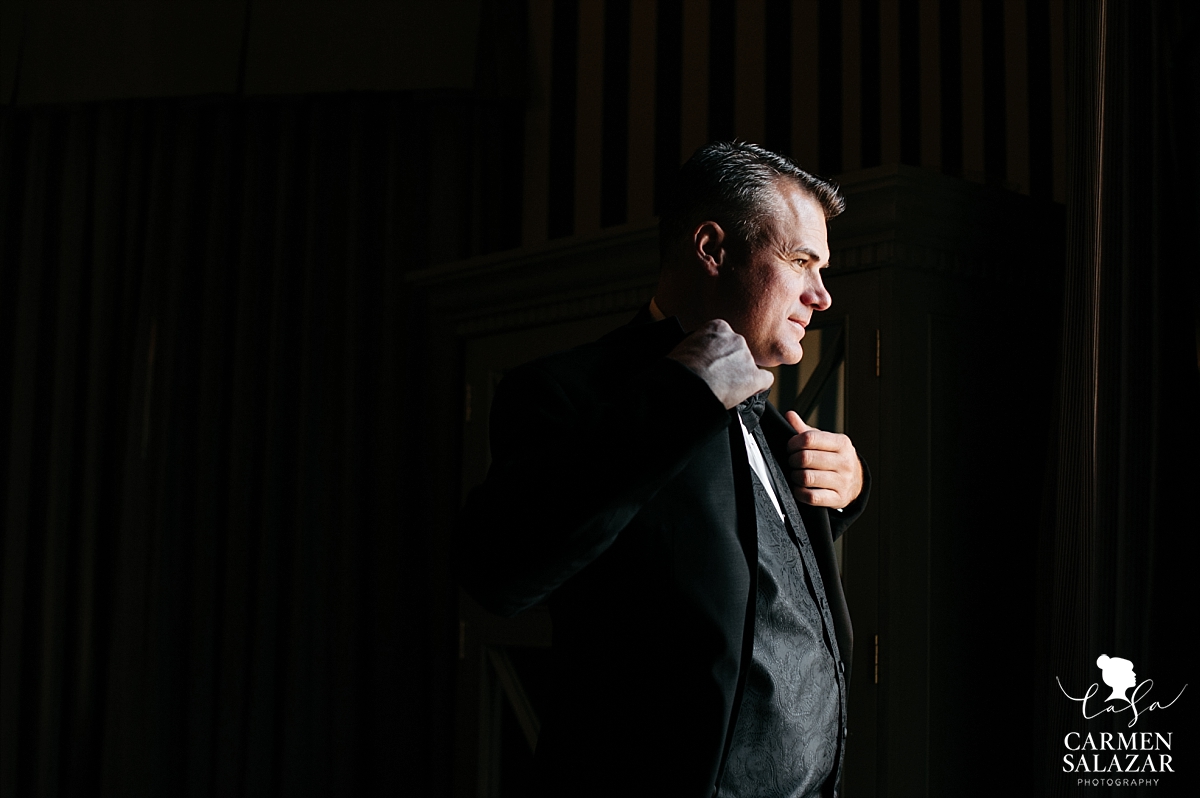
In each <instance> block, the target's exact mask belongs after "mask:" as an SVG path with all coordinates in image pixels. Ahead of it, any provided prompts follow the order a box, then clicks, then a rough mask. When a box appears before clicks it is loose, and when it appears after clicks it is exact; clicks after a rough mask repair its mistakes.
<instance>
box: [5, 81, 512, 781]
mask: <svg viewBox="0 0 1200 798" xmlns="http://www.w3.org/2000/svg"><path fill="white" fill-rule="evenodd" d="M485 110H486V109H485ZM477 113H483V112H481V111H480V110H479V106H478V104H477V103H475V101H474V100H473V99H472V97H471V95H469V94H468V93H465V92H464V93H427V94H404V95H340V96H327V97H304V98H289V99H283V100H254V101H247V100H239V99H211V100H193V101H180V100H154V101H138V102H122V103H104V104H99V105H93V106H74V107H58V108H24V109H11V108H10V109H5V110H4V111H3V112H2V114H0V258H2V264H0V331H2V332H0V341H2V342H3V347H2V350H3V351H0V371H2V373H3V375H4V380H3V385H4V390H3V392H2V394H0V402H2V403H3V404H2V405H0V413H2V415H0V442H2V443H3V451H4V452H5V453H6V456H5V459H4V461H3V463H0V469H3V470H2V471H0V478H2V479H3V482H2V486H3V489H2V491H0V502H2V504H0V512H2V518H3V526H4V537H3V558H4V559H3V592H2V594H0V601H2V605H0V621H2V623H0V650H3V652H4V656H3V659H2V663H0V695H2V698H3V705H4V711H3V715H2V721H0V758H2V760H3V767H2V771H3V776H2V783H0V792H3V793H4V794H6V795H82V794H102V795H114V796H116V795H120V796H138V795H147V796H149V795H242V794H245V795H267V794H276V793H279V794H289V795H329V794H357V793H362V792H364V791H365V792H371V791H373V790H375V789H377V788H383V787H388V786H391V787H395V788H400V787H401V786H403V787H404V789H405V790H406V791H410V790H416V791H417V792H422V793H423V792H424V791H425V790H427V789H428V790H429V791H431V792H440V791H442V790H443V788H444V787H445V784H444V782H445V780H446V779H447V778H448V775H449V768H448V765H447V757H448V756H449V754H448V751H447V749H448V741H449V740H450V729H449V725H448V724H449V722H450V721H449V718H451V717H452V716H453V711H452V709H453V706H452V697H451V693H450V691H451V676H452V668H450V667H449V665H448V661H449V659H450V657H451V656H452V652H451V651H450V650H449V649H450V644H449V641H447V640H442V639H441V636H442V631H441V626H442V624H441V621H442V620H443V619H441V618H440V614H442V613H444V612H446V610H445V608H446V607H452V606H453V602H452V595H453V594H452V593H451V592H450V591H451V590H452V585H450V584H448V583H447V582H446V579H445V576H444V574H445V569H444V568H440V567H438V564H437V563H436V562H431V558H433V559H436V558H437V556H439V554H438V552H439V549H438V548H437V547H436V546H433V545H432V544H431V543H430V541H429V540H427V539H426V538H427V537H428V528H429V524H428V517H427V516H428V513H429V508H428V500H427V497H428V495H429V491H428V487H429V486H428V485H426V484H425V476H424V475H425V473H426V471H425V469H424V468H423V467H422V451H423V448H422V447H423V446H424V436H423V431H422V427H421V417H422V408H423V406H424V405H425V403H427V402H428V401H430V397H425V396H422V382H423V375H424V372H425V368H426V364H425V363H424V362H423V356H422V352H423V351H424V348H425V346H424V340H423V335H424V333H423V326H422V324H421V323H420V321H418V320H419V319H420V318H421V316H422V313H423V311H422V309H421V308H422V306H421V304H420V298H419V297H417V296H415V295H414V294H413V291H412V289H411V288H410V287H409V286H408V285H407V284H406V283H405V281H404V275H405V273H406V272H407V271H409V270H411V269H415V268H421V267H425V266H428V265H430V262H431V257H433V255H432V254H431V253H437V254H438V255H439V256H440V257H443V258H453V257H462V256H465V255H467V254H470V249H469V246H470V244H471V242H470V236H469V235H466V234H462V230H459V231H458V233H459V234H457V235H454V234H453V233H454V232H455V230H454V229H453V228H451V229H450V233H451V235H446V233H447V228H446V226H445V225H442V226H441V227H439V225H438V224H434V223H432V222H431V219H430V213H431V211H430V209H431V207H437V208H441V209H443V210H447V209H448V210H450V211H451V212H452V213H451V215H452V217H453V218H456V219H461V220H467V223H469V220H470V219H471V213H472V207H473V206H477V204H478V200H477V198H475V197H474V196H473V192H474V191H475V189H474V187H473V184H472V180H473V170H474V169H475V168H476V166H477V165H476V164H475V161H474V160H473V159H474V152H475V148H476V143H475V142H474V140H473V135H474V134H473V132H472V130H471V128H470V126H469V125H468V124H459V123H458V121H457V120H463V119H466V120H470V119H472V115H473V114H477ZM505 135H510V134H508V133H507V132H506V133H505ZM431 152H437V153H441V154H442V157H441V159H440V160H439V159H438V158H431V157H430V153H431ZM448 160H453V161H454V162H453V163H449V162H448ZM455 224H459V223H458V222H455ZM435 619H436V621H437V622H434V620H435ZM445 626H446V628H451V626H452V625H451V624H450V623H448V622H447V623H446V624H445ZM443 649H445V650H443Z"/></svg>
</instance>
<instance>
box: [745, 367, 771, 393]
mask: <svg viewBox="0 0 1200 798" xmlns="http://www.w3.org/2000/svg"><path fill="white" fill-rule="evenodd" d="M756 371H757V372H758V373H757V375H756V376H757V378H758V379H757V380H756V382H755V385H757V387H756V388H755V389H754V391H753V392H751V393H749V394H747V396H753V395H754V394H756V393H761V392H763V391H765V390H767V389H768V388H770V387H771V386H772V385H774V384H775V375H774V374H772V373H771V372H769V371H767V370H766V369H759V368H756Z"/></svg>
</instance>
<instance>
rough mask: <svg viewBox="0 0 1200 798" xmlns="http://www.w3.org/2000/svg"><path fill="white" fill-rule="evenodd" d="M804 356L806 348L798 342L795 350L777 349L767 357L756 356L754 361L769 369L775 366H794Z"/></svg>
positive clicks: (759, 365)
mask: <svg viewBox="0 0 1200 798" xmlns="http://www.w3.org/2000/svg"><path fill="white" fill-rule="evenodd" d="M802 357H804V349H803V348H801V346H800V345H799V344H796V348H795V350H794V351H777V352H772V353H771V354H770V355H768V356H766V357H761V358H760V357H756V358H754V362H755V363H757V364H758V367H759V368H764V369H769V368H774V367H775V366H794V365H796V364H797V363H799V362H800V359H801V358H802Z"/></svg>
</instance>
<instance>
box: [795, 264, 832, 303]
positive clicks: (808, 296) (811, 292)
mask: <svg viewBox="0 0 1200 798" xmlns="http://www.w3.org/2000/svg"><path fill="white" fill-rule="evenodd" d="M800 301H801V302H803V303H804V304H805V305H807V306H808V307H810V308H812V309H813V310H829V306H830V305H832V304H833V297H831V296H830V295H829V292H828V291H826V290H825V283H824V282H823V281H822V280H821V274H820V272H818V273H817V274H816V275H815V276H814V277H813V279H812V280H810V281H809V283H808V285H806V286H805V288H804V293H802V294H801V295H800Z"/></svg>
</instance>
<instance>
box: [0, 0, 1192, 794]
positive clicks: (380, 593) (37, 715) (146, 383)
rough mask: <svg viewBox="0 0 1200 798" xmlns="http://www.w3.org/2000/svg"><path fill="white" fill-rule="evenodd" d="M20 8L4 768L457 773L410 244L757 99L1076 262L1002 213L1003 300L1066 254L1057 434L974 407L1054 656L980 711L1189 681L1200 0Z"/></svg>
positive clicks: (708, 131) (438, 242) (637, 179)
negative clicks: (1142, 682)
mask: <svg viewBox="0 0 1200 798" xmlns="http://www.w3.org/2000/svg"><path fill="white" fill-rule="evenodd" d="M435 12H436V13H435ZM0 26H2V27H0V101H2V102H3V103H4V106H3V109H2V110H0V331H2V332H0V374H3V375H4V378H5V379H4V382H3V388H4V390H3V392H0V442H2V444H3V445H2V447H0V450H2V451H3V452H4V457H3V459H2V460H0V518H2V519H3V520H2V521H0V523H2V525H3V590H2V594H0V624H2V625H0V652H2V659H0V699H2V702H3V705H2V713H0V766H2V768H0V770H2V772H0V790H2V791H3V792H4V794H5V795H14V796H17V795H20V796H24V795H39V796H41V795H46V796H50V795H92V794H102V795H123V796H124V795H134V796H136V795H163V794H172V795H176V794H178V795H222V796H224V795H243V794H244V795H273V794H287V795H328V794H360V793H364V792H365V793H376V792H391V793H395V794H401V795H448V794H449V793H450V790H451V786H450V785H451V784H452V782H453V777H452V772H453V767H454V765H453V761H452V760H453V739H454V730H453V728H452V724H453V716H454V712H453V708H454V700H455V697H454V667H455V650H456V635H457V622H456V617H455V614H456V609H455V607H456V589H455V587H454V584H453V581H452V579H451V577H450V576H449V569H448V563H447V559H448V558H447V553H446V552H447V550H448V546H447V541H446V540H445V539H444V535H438V534H435V533H434V532H433V530H435V529H444V526H445V519H446V518H447V517H449V516H450V515H451V514H452V513H453V510H454V506H453V505H454V502H455V500H456V498H457V495H458V493H457V485H450V486H448V485H446V484H445V480H446V478H447V477H448V476H450V475H456V474H457V472H456V470H455V469H454V468H453V463H452V461H453V458H454V455H453V454H452V453H447V452H445V451H444V450H441V449H439V448H437V447H434V446H432V445H431V443H430V440H431V435H430V433H429V430H428V425H427V423H426V422H427V421H428V420H429V419H436V418H441V417H443V415H444V414H443V413H442V412H441V411H440V410H438V408H442V407H444V406H450V407H457V405H458V403H459V401H460V398H459V397H457V396H450V397H447V396H429V395H426V393H425V392H424V390H423V387H424V386H425V385H427V384H428V383H429V379H428V375H429V374H430V371H431V370H432V369H433V368H435V367H436V366H437V364H434V363H431V362H430V359H429V357H428V353H429V352H430V351H432V349H431V345H430V341H429V340H428V335H429V331H430V330H431V329H435V327H434V326H433V325H431V324H430V322H429V319H428V317H427V309H426V305H425V303H424V301H423V299H424V298H423V296H422V294H421V292H420V290H419V289H418V288H416V287H415V286H414V284H413V283H412V282H410V281H408V280H406V275H407V274H409V273H410V272H414V271H417V270H420V269H424V268H427V267H429V266H432V265H436V264H439V263H446V262H450V261H455V260H459V259H463V258H468V257H472V256H477V255H483V254H487V253H491V252H497V251H502V250H508V249H513V248H518V247H526V248H532V247H537V246H542V245H545V244H546V243H547V242H553V241H555V240H558V239H570V238H572V237H576V236H580V235H586V234H590V233H594V232H596V231H600V230H603V229H605V228H609V227H620V226H621V225H627V224H637V223H640V222H644V221H647V220H649V219H651V218H652V217H653V211H654V197H655V192H656V189H657V186H659V185H660V184H661V181H662V180H663V179H664V177H665V176H666V175H669V174H670V172H671V171H672V170H673V169H674V168H675V166H676V165H677V164H678V163H679V162H680V160H681V158H685V157H686V156H687V155H688V154H689V153H690V152H691V150H692V149H694V148H695V147H696V146H699V145H700V144H702V143H704V142H705V141H707V140H708V139H710V138H724V137H730V136H735V135H736V136H740V137H744V138H749V139H752V140H757V141H761V142H762V143H764V144H766V145H767V146H769V147H773V148H776V149H779V150H781V151H785V152H789V153H791V154H792V155H794V156H795V157H796V158H797V160H799V161H800V163H801V164H802V165H805V166H807V167H809V168H811V169H813V170H815V171H817V172H820V173H823V174H827V175H835V176H836V175H838V174H842V173H846V172H852V171H855V170H858V169H862V168H869V167H872V166H876V165H881V164H889V163H897V162H898V163H904V164H909V165H913V166H921V167H925V168H928V169H934V170H938V171H941V172H943V173H945V174H949V175H953V176H956V177H960V178H964V179H967V180H970V181H974V182H979V183H986V184H991V185H995V186H1000V187H1003V188H1005V189H1006V190H1009V191H1013V192H1016V193H1019V194H1027V195H1029V196H1030V197H1033V198H1036V199H1038V200H1043V201H1046V202H1058V203H1062V204H1064V205H1065V217H1066V242H1067V245H1066V256H1065V262H1064V263H1062V264H1055V266H1054V268H1045V269H1044V268H1043V267H1042V266H1041V264H1040V263H1039V253H1038V252H1030V251H1026V250H1025V249H1023V248H1022V246H1021V236H1020V231H1013V236H1012V237H1011V238H1010V239H1008V240H1005V241H999V242H997V246H999V247H1004V248H1006V249H1007V250H1009V251H1010V252H1011V254H1012V258H1011V259H1012V283H1011V294H1012V295H1011V307H1012V319H1011V320H1010V323H1020V320H1021V318H1022V317H1021V309H1022V306H1023V301H1022V296H1023V295H1024V294H1025V292H1028V291H1037V290H1039V288H1040V286H1039V278H1040V275H1042V274H1043V273H1054V274H1065V279H1063V278H1056V282H1058V281H1061V285H1055V286H1054V287H1053V289H1052V290H1054V291H1061V296H1062V305H1061V308H1060V309H1059V310H1058V312H1057V314H1056V315H1054V316H1052V317H1045V316H1041V317H1039V318H1037V319H1036V320H1032V321H1036V323H1037V324H1039V325H1040V326H1041V327H1042V329H1044V330H1045V333H1046V347H1047V349H1048V350H1053V352H1054V353H1055V355H1054V360H1055V363H1056V364H1057V365H1056V368H1055V370H1054V374H1055V376H1054V378H1053V379H1052V380H1047V381H1042V382H1038V383H1034V384H1029V383H1021V382H1018V383H1017V385H1016V386H1015V388H1014V390H1015V392H1016V393H1017V394H1018V398H1019V400H1020V401H1023V402H1035V403H1039V404H1042V405H1044V407H1045V410H1046V414H1047V417H1048V418H1049V419H1050V423H1049V424H1048V425H1047V426H1048V427H1049V428H1050V432H1049V434H1045V435H1037V436H1033V438H1032V439H1030V438H1027V437H1022V436H1021V434H1020V431H1014V430H1009V429H1005V428H1004V426H1003V423H1002V420H1001V421H998V423H997V428H996V430H995V433H994V435H995V440H996V441H997V443H996V444H995V445H1004V446H1019V447H1023V448H1025V449H1027V451H1028V464H1029V468H1028V471H1026V472H1024V473H1014V474H1012V475H1011V489H1012V495H1013V497H1014V499H1013V500H1014V501H1019V502H1021V503H1023V504H1025V505H1026V506H1027V507H1028V508H1029V517H1030V519H1031V521H1030V523H1029V524H1028V525H1027V526H1026V527H1024V528H1022V529H1018V530H1014V531H1013V535H1014V539H1013V540H1012V541H998V544H999V545H1005V544H1007V545H1019V546H1021V547H1022V548H1024V549H1026V550H1028V551H1029V552H1030V556H1035V553H1036V558H1037V570H1038V572H1037V579H1036V580H1035V583H1034V584H1016V585H1011V589H1012V590H1015V591H1021V592H1022V594H1023V595H1027V596H1028V595H1031V594H1032V595H1034V596H1035V597H1036V607H1037V609H1036V612H1034V614H1033V616H1032V617H1029V618H1028V619H1027V620H1028V626H1029V628H1030V629H1031V630H1032V631H1031V640H1032V641H1033V650H1032V651H1029V650H1026V651H1020V652H1012V651H997V652H995V655H996V656H998V657H1012V658H1014V660H1015V662H1014V664H1013V667H1014V668H1033V669H1035V671H1036V673H1037V674H1038V681H1037V684H1039V685H1047V687H1046V688H1045V690H1044V691H1039V692H1036V693H1035V694H1034V695H1030V696H1017V697H1005V696H996V695H995V694H994V693H993V694H992V697H991V699H990V700H989V701H988V703H989V710H988V712H989V713H990V712H996V713H1000V714H1004V715H1011V714H1016V713H1021V714H1023V715H1026V716H1027V717H1028V724H1027V725H1026V726H1025V728H1026V729H1027V737H1026V739H1025V740H1023V741H1021V743H1020V745H1022V746H1024V747H1027V748H1033V749H1036V750H1040V751H1044V752H1047V755H1048V756H1049V758H1050V761H1056V760H1057V754H1059V753H1061V729H1062V728H1065V727H1066V724H1067V718H1068V717H1069V716H1071V717H1073V715H1074V713H1076V712H1077V708H1076V707H1074V706H1064V702H1062V701H1061V700H1058V698H1060V697H1059V696H1057V687H1055V686H1053V678H1052V677H1053V676H1055V675H1057V676H1060V677H1061V678H1062V679H1063V680H1064V683H1067V682H1068V680H1070V683H1074V684H1089V683H1090V682H1091V681H1093V680H1094V678H1093V675H1092V674H1093V671H1094V668H1093V667H1092V661H1093V660H1094V658H1095V656H1096V654H1097V653H1100V652H1101V651H1106V652H1108V653H1110V654H1113V653H1115V652H1116V651H1117V650H1121V651H1124V652H1132V654H1131V653H1126V654H1124V656H1127V657H1129V658H1130V659H1134V660H1135V663H1136V664H1137V670H1138V673H1139V676H1140V677H1142V678H1147V677H1152V678H1154V680H1155V681H1156V683H1157V684H1158V685H1160V688H1159V690H1158V691H1156V693H1155V694H1156V695H1157V694H1158V692H1162V693H1164V694H1165V693H1167V692H1168V691H1169V692H1170V693H1171V694H1172V695H1173V694H1174V690H1168V688H1170V687H1171V686H1172V685H1182V684H1184V683H1187V682H1188V681H1189V679H1190V678H1191V676H1190V671H1191V669H1190V668H1189V665H1190V661H1189V660H1188V658H1187V656H1186V655H1185V653H1184V652H1186V651H1189V650H1190V644H1191V641H1193V640H1195V639H1196V622H1195V613H1194V610H1192V609H1191V608H1192V607H1193V606H1194V593H1193V591H1191V590H1189V588H1190V587H1191V585H1192V581H1193V579H1194V576H1193V571H1194V563H1195V562H1196V557H1195V555H1196V543H1195V537H1196V532H1197V529H1198V527H1200V524H1198V523H1197V521H1196V518H1195V515H1194V513H1193V512H1192V504H1193V503H1194V502H1193V501H1192V496H1193V493H1194V491H1195V490H1196V486H1197V484H1198V480H1197V476H1198V474H1197V466H1196V452H1197V447H1198V446H1200V439H1198V436H1197V420H1196V414H1197V409H1198V408H1200V387H1198V385H1197V383H1198V380H1200V376H1198V375H1200V371H1198V365H1200V363H1198V356H1197V342H1198V339H1200V326H1198V324H1197V318H1198V316H1197V280H1196V267H1195V254H1194V250H1195V245H1194V235H1195V229H1196V224H1197V222H1198V221H1200V214H1198V213H1197V208H1198V201H1197V183H1196V178H1197V177H1198V176H1200V168H1198V166H1197V148H1196V142H1197V141H1200V126H1198V124H1197V118H1196V106H1197V103H1196V100H1197V96H1196V95H1197V89H1196V87H1197V85H1200V70H1198V67H1197V60H1196V56H1195V54H1194V42H1195V41H1196V38H1197V34H1200V29H1198V28H1197V12H1196V11H1195V10H1194V9H1193V8H1192V6H1191V5H1190V4H1188V3H1184V2H1159V3H1140V4H1135V3H1130V2H1116V1H1111V0H1110V2H1107V3H1100V2H1097V3H1092V2H1078V3H1072V2H1065V3H1063V2H1058V3H1055V2H1051V3H1040V2H1033V1H1032V0H1030V2H1019V1H1018V2H999V0H976V1H974V2H972V1H971V0H964V2H956V1H955V0H898V2H888V0H854V1H853V2H849V1H848V2H832V1H830V0H821V2H804V1H801V2H795V3H779V2H765V3H753V2H723V1H722V0H709V2H708V3H687V2H679V0H675V1H674V2H672V0H658V2H654V3H639V2H622V1H621V0H607V2H592V1H591V0H554V1H553V2H549V1H548V0H529V2H527V3H517V2H514V3H501V2H492V1H491V0H483V2H460V3H446V2H443V3H439V4H437V6H436V7H435V8H434V9H433V10H431V8H430V6H428V5H426V4H423V3H415V2H395V3H385V2H359V3H352V4H335V3H324V2H310V3H304V4H300V5H299V6H296V7H294V8H293V7H285V6H283V5H280V4H274V3H265V2H251V3H233V2H229V3H224V2H216V3H211V4H210V3H199V2H180V3H162V4H148V3H98V2H97V3H83V2H79V3H66V2H63V3H45V4H33V3H30V4H27V5H26V4H20V3H13V4H7V5H6V6H5V7H4V8H3V9H2V10H0ZM647 53H648V54H649V59H648V60H647ZM1101 65H1102V66H1101ZM1101 120H1102V121H1101ZM851 212H852V209H851ZM447 462H450V466H449V467H448V468H442V467H441V466H442V465H443V464H445V463H447ZM1035 520H1036V522H1035ZM979 567H980V568H984V567H985V565H984V564H982V563H981V564H980V565H979ZM1135 655H1136V656H1135ZM994 689H995V688H991V690H994ZM1188 695H1189V694H1188V693H1185V694H1184V698H1183V699H1182V702H1183V703H1181V704H1180V705H1179V706H1180V710H1179V711H1180V712H1181V713H1186V712H1188V711H1189V710H1188V709H1187V707H1186V706H1185V704H1186V703H1187V701H1188V700H1189V699H1188ZM1163 697H1165V695H1164V696H1163ZM1009 698H1011V699H1012V702H1013V703H1014V704H1016V705H1017V706H1015V707H1009V706H1007V704H1008V703H1009ZM998 705H999V706H998ZM994 728H995V727H993V726H989V721H988V720H987V718H986V717H983V714H982V713H981V718H980V726H979V735H980V745H987V746H991V747H993V750H995V751H996V752H997V757H998V758H1003V757H1004V753H1003V752H1004V751H1005V750H1008V749H1006V747H1005V743H1004V741H1001V740H996V739H994V737H992V736H991V731H989V730H990V729H994ZM1176 728H1177V730H1179V731H1181V735H1180V737H1179V740H1180V743H1179V745H1180V746H1187V747H1184V748H1183V749H1182V750H1180V751H1179V752H1178V754H1179V755H1178V757H1177V762H1178V763H1180V770H1181V771H1183V770H1184V766H1183V763H1187V762H1191V763H1195V762H1196V761H1197V757H1196V755H1195V752H1196V750H1197V748H1196V746H1197V742H1196V738H1195V736H1194V728H1195V724H1194V721H1193V722H1192V724H1191V729H1192V730H1193V731H1192V736H1191V737H1187V736H1186V731H1185V730H1184V729H1182V728H1180V727H1176ZM1189 740H1190V742H1188V741H1189ZM987 760H988V757H987V756H985V755H984V754H980V761H981V762H986V761H987ZM996 767H997V768H998V769H1002V767H1001V766H1000V764H999V763H998V762H997V763H996ZM1193 774H1194V771H1193ZM1052 776H1053V774H1052V773H1043V774H1035V776H1034V779H1035V781H1037V780H1038V779H1041V781H1038V784H1037V789H1038V791H1039V792H1044V793H1053V794H1076V792H1077V791H1075V792H1073V791H1072V790H1071V789H1067V785H1065V784H1064V783H1063V782H1062V781H1061V780H1056V779H1054V778H1051V777H1052ZM981 778H987V776H986V775H983V776H981ZM979 789H984V788H979ZM975 791H976V789H975V788H974V787H972V792H975ZM1095 794H1100V793H1095ZM1153 794H1166V792H1165V791H1163V790H1159V791H1156V792H1154V793H1153Z"/></svg>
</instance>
